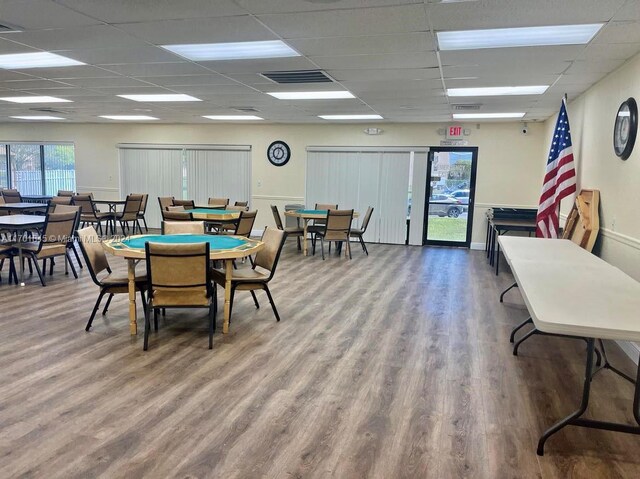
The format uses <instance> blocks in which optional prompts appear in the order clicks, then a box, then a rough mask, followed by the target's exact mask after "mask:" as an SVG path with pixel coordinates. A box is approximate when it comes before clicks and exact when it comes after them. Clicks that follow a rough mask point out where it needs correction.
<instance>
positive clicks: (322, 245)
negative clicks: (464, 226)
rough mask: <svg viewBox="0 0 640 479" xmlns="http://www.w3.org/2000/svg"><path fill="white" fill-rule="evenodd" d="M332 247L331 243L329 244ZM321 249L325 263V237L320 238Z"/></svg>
mask: <svg viewBox="0 0 640 479" xmlns="http://www.w3.org/2000/svg"><path fill="white" fill-rule="evenodd" d="M329 246H331V243H329ZM320 249H321V250H322V261H324V236H320Z"/></svg>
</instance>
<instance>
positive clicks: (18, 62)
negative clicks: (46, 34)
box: [0, 52, 86, 70]
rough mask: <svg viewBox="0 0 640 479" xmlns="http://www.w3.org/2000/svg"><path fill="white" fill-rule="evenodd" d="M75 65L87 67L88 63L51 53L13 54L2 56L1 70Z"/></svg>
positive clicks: (0, 60)
mask: <svg viewBox="0 0 640 479" xmlns="http://www.w3.org/2000/svg"><path fill="white" fill-rule="evenodd" d="M74 65H86V63H82V62H79V61H77V60H72V59H71V58H67V57H63V56H62V55H56V54H55V53H49V52H33V53H12V54H9V55H0V68H4V69H7V70H23V69H25V68H51V67H69V66H74Z"/></svg>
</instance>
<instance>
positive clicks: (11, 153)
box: [0, 143, 76, 196]
mask: <svg viewBox="0 0 640 479" xmlns="http://www.w3.org/2000/svg"><path fill="white" fill-rule="evenodd" d="M0 187H4V188H15V189H17V190H18V191H19V192H20V193H21V194H23V195H50V196H53V195H55V194H56V193H57V192H58V190H70V191H75V189H76V160H75V150H74V146H73V145H72V144H68V143H5V144H2V145H0Z"/></svg>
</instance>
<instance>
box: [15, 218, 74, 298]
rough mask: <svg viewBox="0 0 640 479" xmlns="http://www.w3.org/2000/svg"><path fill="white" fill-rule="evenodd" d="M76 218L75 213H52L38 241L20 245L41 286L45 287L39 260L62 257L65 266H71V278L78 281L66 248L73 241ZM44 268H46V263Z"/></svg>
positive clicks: (46, 220)
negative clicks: (31, 264) (34, 269)
mask: <svg viewBox="0 0 640 479" xmlns="http://www.w3.org/2000/svg"><path fill="white" fill-rule="evenodd" d="M77 216H78V213H77V212H73V213H52V214H49V215H47V217H46V219H45V222H44V228H43V234H42V236H41V237H40V241H32V242H28V243H24V244H23V245H22V251H23V254H25V255H26V256H27V257H28V258H29V259H32V260H33V262H34V264H35V266H36V271H37V272H38V276H39V278H40V283H41V284H42V286H46V284H45V281H44V275H43V274H42V270H41V269H40V265H39V264H38V260H39V259H42V260H45V259H52V258H55V257H57V256H64V258H65V264H66V265H69V266H71V271H72V272H73V276H74V277H75V278H76V279H78V274H77V273H76V270H75V268H74V267H73V263H72V262H71V259H70V258H69V246H68V243H69V242H71V241H73V231H74V229H75V227H76V224H77ZM44 267H45V268H46V263H45V264H44ZM65 269H66V268H65Z"/></svg>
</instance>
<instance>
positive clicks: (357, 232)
mask: <svg viewBox="0 0 640 479" xmlns="http://www.w3.org/2000/svg"><path fill="white" fill-rule="evenodd" d="M372 214H373V208H372V207H371V206H369V207H368V208H367V212H366V213H365V215H364V218H363V219H362V226H361V227H360V228H352V229H351V232H350V233H349V236H350V237H351V238H357V239H358V240H359V241H360V244H361V245H362V251H364V252H365V254H366V255H367V256H369V252H368V251H367V245H365V243H364V238H363V236H364V234H365V232H366V231H367V227H368V226H369V221H370V220H371V215H372Z"/></svg>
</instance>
